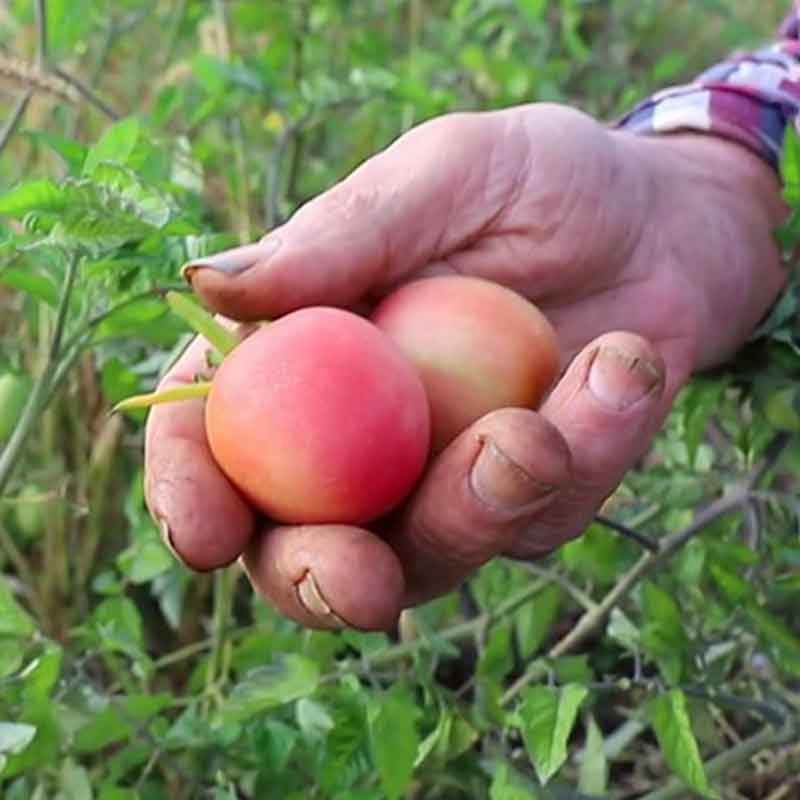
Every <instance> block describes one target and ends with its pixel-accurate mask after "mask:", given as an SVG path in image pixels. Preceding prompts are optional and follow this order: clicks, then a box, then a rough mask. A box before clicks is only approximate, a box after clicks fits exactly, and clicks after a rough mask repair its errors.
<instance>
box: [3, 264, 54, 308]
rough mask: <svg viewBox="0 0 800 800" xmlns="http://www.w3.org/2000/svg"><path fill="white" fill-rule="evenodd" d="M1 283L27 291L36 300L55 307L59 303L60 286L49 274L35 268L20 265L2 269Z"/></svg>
mask: <svg viewBox="0 0 800 800" xmlns="http://www.w3.org/2000/svg"><path fill="white" fill-rule="evenodd" d="M0 283H3V284H5V285H6V286H10V287H11V288H12V289H17V290H19V291H20V292H26V293H27V294H29V295H30V296H31V297H32V298H34V300H39V301H41V302H42V303H46V304H47V305H48V306H52V307H53V308H55V307H56V305H57V304H58V288H57V287H56V285H55V284H54V283H53V281H52V280H51V279H50V278H49V277H48V276H46V275H42V274H40V273H38V272H34V271H33V270H30V269H21V268H19V267H6V268H5V269H0Z"/></svg>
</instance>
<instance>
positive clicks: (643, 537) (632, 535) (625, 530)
mask: <svg viewBox="0 0 800 800" xmlns="http://www.w3.org/2000/svg"><path fill="white" fill-rule="evenodd" d="M594 521H595V522H597V523H598V524H600V525H603V526H605V527H606V528H611V530H612V531H616V532H617V533H618V534H620V535H621V536H625V537H626V538H627V539H631V540H632V541H634V542H636V544H638V545H641V546H642V547H643V548H644V549H645V550H649V551H650V552H651V553H657V552H658V542H657V541H656V540H655V539H651V538H650V537H649V536H648V535H647V534H645V533H641V532H640V531H637V530H636V529H635V528H631V527H629V526H627V525H624V524H623V523H621V522H617V521H616V520H613V519H610V518H609V517H606V516H604V515H603V514H595V515H594Z"/></svg>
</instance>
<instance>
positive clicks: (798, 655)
mask: <svg viewBox="0 0 800 800" xmlns="http://www.w3.org/2000/svg"><path fill="white" fill-rule="evenodd" d="M747 616H748V617H749V618H750V620H751V621H752V622H753V624H754V625H755V627H756V628H757V630H758V632H759V633H760V634H761V635H762V636H763V637H764V638H765V639H766V640H767V641H768V642H769V643H770V644H771V645H772V647H773V649H774V650H775V652H776V655H777V656H779V658H780V664H781V666H782V667H783V668H784V669H786V670H787V671H789V672H791V673H792V674H794V675H796V676H800V638H798V637H797V636H796V635H795V634H794V633H793V632H792V630H791V629H790V628H789V627H788V626H787V625H786V624H785V623H784V622H782V621H781V620H779V619H777V618H776V617H774V616H773V615H772V614H770V613H769V612H768V611H765V610H764V609H762V608H759V607H758V606H755V605H752V604H751V605H749V606H748V607H747Z"/></svg>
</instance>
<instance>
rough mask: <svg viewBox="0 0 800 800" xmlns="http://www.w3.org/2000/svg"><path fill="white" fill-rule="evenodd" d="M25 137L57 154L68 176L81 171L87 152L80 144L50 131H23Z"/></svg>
mask: <svg viewBox="0 0 800 800" xmlns="http://www.w3.org/2000/svg"><path fill="white" fill-rule="evenodd" d="M25 135H26V136H27V137H28V138H30V139H33V141H35V142H38V143H40V144H43V145H45V146H46V147H49V148H50V149H51V150H52V151H53V152H54V153H56V154H58V155H59V156H60V157H61V158H62V159H63V160H64V163H65V164H66V166H67V169H68V170H69V172H70V174H72V175H76V174H78V173H79V172H80V171H81V167H82V165H83V162H84V161H85V160H86V153H87V152H88V151H87V148H86V147H85V146H84V145H82V144H81V143H80V142H76V141H75V140H74V139H67V138H66V137H64V136H59V135H58V134H57V133H53V132H52V131H25Z"/></svg>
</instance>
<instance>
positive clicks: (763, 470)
mask: <svg viewBox="0 0 800 800" xmlns="http://www.w3.org/2000/svg"><path fill="white" fill-rule="evenodd" d="M790 438H791V437H790V436H789V435H788V434H784V433H780V434H778V435H777V436H776V437H775V438H774V439H773V440H772V441H771V442H770V443H769V445H768V446H767V448H766V450H765V454H764V457H763V459H762V460H761V462H760V463H759V464H758V466H756V468H755V469H753V471H752V472H751V473H750V475H748V477H747V478H746V480H745V481H744V482H743V483H742V484H741V485H740V486H739V487H737V488H736V489H734V490H733V491H731V492H730V493H729V494H727V495H725V496H724V497H721V498H720V499H719V500H717V501H716V502H714V503H711V505H709V506H707V507H706V508H705V509H703V510H702V511H700V512H699V513H698V514H697V516H696V517H695V519H694V520H693V521H692V523H691V524H690V525H687V526H686V528H684V529H683V530H681V531H678V532H677V533H674V534H672V535H671V536H668V537H665V538H664V539H661V540H659V547H658V550H657V552H648V553H646V554H644V555H643V556H642V557H641V558H640V559H639V561H637V562H636V564H634V565H633V567H631V569H630V570H629V571H628V572H627V573H626V574H625V575H623V577H622V578H621V579H620V580H619V581H618V582H617V584H616V585H615V586H614V588H613V589H612V590H611V591H610V592H609V593H608V594H607V595H606V596H605V597H604V598H603V600H602V602H601V603H600V604H599V605H598V606H597V607H596V608H595V609H594V610H592V611H587V612H586V613H585V614H584V615H583V616H582V617H581V618H580V619H579V620H578V623H577V624H576V625H575V627H574V628H572V630H571V631H570V632H569V633H568V634H567V635H566V636H564V637H563V638H562V639H560V640H559V641H558V642H557V643H556V644H555V645H554V646H553V648H552V649H551V650H550V652H549V653H548V658H550V659H552V658H558V657H560V656H562V655H564V654H565V653H568V652H570V651H572V650H574V649H575V648H576V647H578V646H580V645H581V644H583V643H584V642H585V641H586V639H588V638H589V637H590V636H592V635H593V634H594V633H595V631H597V629H598V628H599V627H600V626H601V625H602V624H603V623H604V622H605V620H606V618H607V617H608V615H609V614H610V613H611V611H612V610H613V609H614V608H615V607H616V606H617V605H618V604H619V603H620V602H621V601H622V600H623V599H624V598H625V596H626V595H627V594H628V593H629V592H630V591H631V590H632V589H633V588H634V587H635V586H636V585H637V584H638V583H639V582H640V581H641V580H642V579H643V578H644V577H645V576H647V575H648V574H649V573H650V572H652V571H653V570H654V569H655V568H656V567H657V566H660V565H661V564H663V563H664V562H665V561H667V560H669V559H670V558H671V557H672V556H673V555H675V553H677V552H678V551H679V550H681V549H682V548H683V547H684V546H685V545H686V544H688V542H690V541H691V540H692V539H693V538H694V537H695V536H697V535H698V534H700V533H701V532H702V531H703V530H704V529H705V528H706V527H707V526H708V525H709V524H710V523H712V522H713V521H714V520H716V519H718V518H719V517H721V516H724V515H725V514H728V513H730V512H731V511H734V510H735V509H737V508H740V507H741V506H743V505H745V504H746V503H749V502H750V499H751V495H752V492H753V490H754V488H755V487H756V486H757V485H758V483H759V482H760V481H761V480H763V478H764V477H765V475H766V474H767V472H769V470H770V469H772V467H774V466H775V464H776V463H777V461H778V459H779V458H780V457H781V455H782V453H783V451H784V449H785V448H786V445H787V444H788V443H789V441H790ZM545 674H546V666H545V664H544V663H542V662H539V661H537V662H534V663H533V664H531V666H530V667H529V668H528V669H527V670H526V671H525V672H524V673H523V674H522V675H521V676H520V677H519V678H518V679H517V680H516V681H515V682H514V683H512V684H511V686H510V687H509V688H508V689H507V690H506V692H505V694H504V695H503V698H502V702H503V703H504V704H505V703H509V702H511V701H512V700H513V699H514V698H515V697H517V695H518V694H519V693H520V692H521V691H522V690H523V689H524V688H525V687H526V686H529V685H530V684H531V683H533V682H535V681H537V680H541V678H542V677H544V675H545Z"/></svg>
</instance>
